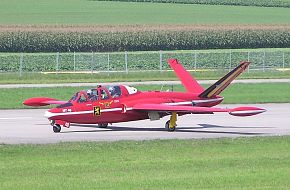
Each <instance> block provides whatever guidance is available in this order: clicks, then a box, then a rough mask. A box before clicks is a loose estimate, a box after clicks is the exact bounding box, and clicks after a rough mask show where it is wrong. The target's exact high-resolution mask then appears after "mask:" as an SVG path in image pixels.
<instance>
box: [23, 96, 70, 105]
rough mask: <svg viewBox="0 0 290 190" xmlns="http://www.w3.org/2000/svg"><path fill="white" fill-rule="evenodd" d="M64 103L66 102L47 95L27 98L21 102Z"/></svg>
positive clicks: (32, 103) (25, 103)
mask: <svg viewBox="0 0 290 190" xmlns="http://www.w3.org/2000/svg"><path fill="white" fill-rule="evenodd" d="M64 103H67V101H61V100H57V99H54V98H48V97H36V98H29V99H27V100H25V101H24V102H23V104H24V105H26V106H48V105H51V104H56V105H61V104H64Z"/></svg>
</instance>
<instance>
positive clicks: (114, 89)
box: [108, 86, 121, 98]
mask: <svg viewBox="0 0 290 190" xmlns="http://www.w3.org/2000/svg"><path fill="white" fill-rule="evenodd" d="M108 90H109V93H110V95H111V97H112V98H117V97H119V96H120V95H121V90H120V87H119V86H110V87H109V89H108Z"/></svg>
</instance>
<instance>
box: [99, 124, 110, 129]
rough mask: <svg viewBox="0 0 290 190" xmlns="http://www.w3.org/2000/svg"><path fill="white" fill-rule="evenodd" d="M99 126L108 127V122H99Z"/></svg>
mask: <svg viewBox="0 0 290 190" xmlns="http://www.w3.org/2000/svg"><path fill="white" fill-rule="evenodd" d="M98 127H99V128H107V127H108V123H100V124H98Z"/></svg>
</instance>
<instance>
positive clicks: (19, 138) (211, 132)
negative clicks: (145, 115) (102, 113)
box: [0, 104, 290, 144]
mask: <svg viewBox="0 0 290 190" xmlns="http://www.w3.org/2000/svg"><path fill="white" fill-rule="evenodd" d="M237 106H239V105H220V106H219V107H237ZM253 106H257V107H261V108H265V109H267V110H268V111H267V112H265V113H262V114H260V115H257V116H253V117H244V118H242V117H234V116H231V115H229V114H227V113H217V114H214V115H186V116H181V117H178V122H177V124H178V126H177V130H176V131H175V132H171V133H170V132H167V131H165V130H164V123H165V122H166V121H167V120H168V118H169V116H167V117H165V118H162V119H161V120H158V121H149V120H145V121H136V122H127V123H119V124H118V123H117V124H113V125H112V126H109V127H108V128H107V129H99V128H96V127H95V126H94V125H83V126H71V128H69V129H67V128H63V129H62V132H61V133H53V132H52V128H51V126H50V125H49V122H48V120H47V119H46V118H44V117H43V114H44V112H45V110H43V109H22V110H0V143H5V144H19V143H25V144H26V143H29V144H31V143H33V144H43V143H57V142H68V141H116V140H149V139H173V138H176V139H189V138H218V137H238V136H266V135H290V104H256V105H253Z"/></svg>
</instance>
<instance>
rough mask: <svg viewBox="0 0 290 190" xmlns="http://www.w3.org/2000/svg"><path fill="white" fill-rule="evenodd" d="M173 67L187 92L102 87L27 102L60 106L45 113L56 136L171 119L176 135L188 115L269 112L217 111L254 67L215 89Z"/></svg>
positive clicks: (233, 73) (227, 78)
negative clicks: (88, 127)
mask: <svg viewBox="0 0 290 190" xmlns="http://www.w3.org/2000/svg"><path fill="white" fill-rule="evenodd" d="M168 63H169V65H170V66H171V68H172V69H173V70H174V72H175V73H176V75H177V76H178V78H179V79H180V80H181V82H182V84H183V86H184V87H185V89H186V92H160V91H148V92H141V91H138V90H137V89H136V88H134V87H129V86H126V85H114V86H98V87H97V88H94V89H89V90H83V91H79V92H77V93H76V94H75V95H74V96H73V97H72V98H71V99H70V100H69V101H59V100H56V99H53V98H47V97H38V98H30V99H27V100H25V101H24V102H23V104H25V105H27V106H47V105H50V104H56V105H58V106H57V107H56V108H52V109H50V110H48V111H46V112H45V115H44V116H45V117H47V118H48V119H49V120H50V123H51V125H52V127H53V131H54V132H56V133H57V132H60V131H61V127H67V128H68V127H70V124H71V123H77V124H98V127H100V128H106V127H107V126H108V124H109V123H110V124H112V123H118V122H127V121H135V120H143V119H150V120H159V119H160V118H162V117H164V116H167V115H171V117H170V120H168V121H167V122H166V124H165V129H166V130H167V131H174V130H175V127H176V121H177V116H181V115H185V114H213V113H215V112H228V113H229V114H231V115H234V116H252V115H256V114H260V113H262V112H265V111H266V110H265V109H261V108H257V107H237V108H216V107H213V106H216V105H217V104H219V103H221V102H222V101H223V97H221V96H219V94H220V93H221V92H222V91H223V90H224V89H225V88H226V87H227V86H228V85H229V84H230V83H231V82H232V81H233V80H234V79H235V78H236V77H237V76H238V75H239V74H241V73H242V72H243V71H244V70H245V69H246V68H247V67H248V65H249V64H250V62H241V63H240V64H239V65H238V66H237V67H236V68H235V69H233V70H232V71H231V72H229V73H228V74H227V75H225V76H224V77H222V78H221V79H220V80H218V81H217V82H216V83H214V84H213V85H212V86H210V87H209V88H207V89H206V90H204V89H203V87H202V86H200V85H199V84H198V82H197V81H196V80H195V79H194V78H193V77H192V76H191V75H190V73H189V72H188V71H186V70H185V69H184V68H183V66H182V65H181V64H180V63H179V62H178V61H177V60H176V59H169V60H168Z"/></svg>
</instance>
